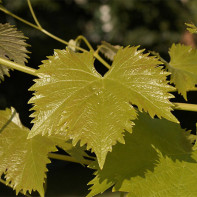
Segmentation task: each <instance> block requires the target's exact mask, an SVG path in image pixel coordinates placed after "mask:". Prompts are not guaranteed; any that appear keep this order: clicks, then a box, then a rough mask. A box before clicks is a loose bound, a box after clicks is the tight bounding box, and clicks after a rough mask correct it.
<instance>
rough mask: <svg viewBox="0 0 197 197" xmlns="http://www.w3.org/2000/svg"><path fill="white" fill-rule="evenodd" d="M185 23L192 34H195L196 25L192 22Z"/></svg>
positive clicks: (196, 32)
mask: <svg viewBox="0 0 197 197" xmlns="http://www.w3.org/2000/svg"><path fill="white" fill-rule="evenodd" d="M185 25H186V26H187V27H188V28H187V30H188V31H189V32H190V33H192V34H197V27H196V26H195V25H194V24H190V23H185Z"/></svg>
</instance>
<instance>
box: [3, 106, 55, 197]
mask: <svg viewBox="0 0 197 197" xmlns="http://www.w3.org/2000/svg"><path fill="white" fill-rule="evenodd" d="M12 112H13V110H12V111H11V110H9V109H7V110H5V111H0V128H2V127H3V128H2V130H1V133H0V175H2V174H5V178H6V183H7V184H9V185H10V186H11V187H12V188H13V189H14V190H16V193H18V192H19V191H22V192H23V193H26V192H27V191H28V192H30V193H31V191H32V190H37V191H38V192H39V193H40V195H41V196H42V197H43V196H44V189H43V183H44V179H45V177H46V174H45V173H46V171H47V168H46V164H47V163H50V160H49V159H48V156H47V155H48V153H49V152H51V151H56V147H55V144H54V143H53V141H51V140H50V139H49V138H47V137H42V136H40V135H38V136H36V137H35V138H32V139H27V136H28V133H29V129H28V128H26V127H24V126H22V124H21V122H20V120H19V117H18V115H17V114H16V115H15V116H14V117H13V118H11V116H12Z"/></svg>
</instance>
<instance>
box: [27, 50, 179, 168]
mask: <svg viewBox="0 0 197 197" xmlns="http://www.w3.org/2000/svg"><path fill="white" fill-rule="evenodd" d="M93 63H94V57H93V52H85V53H74V52H72V51H70V50H68V49H67V50H55V54H54V56H51V57H49V60H45V61H43V65H41V66H40V69H39V70H38V71H37V74H38V75H39V76H40V79H36V80H35V82H36V83H35V84H34V85H33V86H32V88H31V89H30V90H32V91H36V92H35V96H34V97H33V98H31V100H30V102H29V103H34V105H35V106H34V107H33V108H32V109H33V110H35V112H34V113H33V114H32V117H34V118H35V119H34V120H33V123H34V126H33V128H32V130H31V132H30V134H29V137H33V136H35V135H37V134H42V135H46V134H48V135H51V134H53V133H60V132H63V133H65V137H66V138H67V137H69V138H71V139H73V144H74V145H76V144H77V142H78V141H80V144H81V145H84V144H87V149H92V151H94V152H95V153H96V155H97V158H98V161H99V164H100V167H101V168H102V166H103V164H104V161H105V157H106V155H107V153H108V151H111V150H112V146H113V145H115V144H116V142H117V141H119V142H121V143H124V138H123V132H124V131H125V130H127V131H129V132H131V127H132V124H133V123H132V121H131V120H133V119H135V118H136V115H137V114H136V111H135V109H134V108H133V106H132V105H131V104H135V105H137V106H138V108H139V109H140V110H143V109H144V110H145V111H148V112H149V114H150V115H151V116H152V117H154V115H157V116H158V117H165V118H167V119H169V120H172V121H177V120H176V118H175V117H174V116H173V115H172V114H171V112H170V110H171V106H172V103H170V102H169V100H168V99H169V98H172V95H171V94H169V93H168V91H171V90H172V89H173V88H172V87H171V86H169V85H167V81H166V75H168V73H167V72H164V71H162V70H161V68H160V67H157V64H159V63H160V62H159V61H158V60H157V59H155V58H154V57H148V54H143V53H142V51H138V50H137V47H127V48H125V49H120V50H119V51H118V53H117V55H116V57H115V59H114V62H113V65H112V68H111V70H110V71H109V72H108V73H107V74H106V75H105V76H104V77H102V76H101V75H100V74H99V73H98V72H97V71H96V70H95V68H94V65H93Z"/></svg>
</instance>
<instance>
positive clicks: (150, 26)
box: [0, 0, 197, 197]
mask: <svg viewBox="0 0 197 197" xmlns="http://www.w3.org/2000/svg"><path fill="white" fill-rule="evenodd" d="M31 2H32V6H33V8H34V10H35V12H36V14H37V17H38V19H39V22H40V23H41V25H42V26H43V28H45V29H46V30H48V31H49V32H51V33H53V34H55V35H57V36H59V37H60V38H62V39H64V40H66V41H68V40H70V39H74V38H76V37H77V36H78V35H84V36H85V37H86V38H87V39H88V40H89V41H90V42H91V44H92V45H93V46H94V47H96V46H97V45H98V44H100V42H101V41H102V40H105V41H107V42H110V43H111V44H118V45H123V46H126V45H141V47H143V48H146V49H147V50H154V51H157V52H159V53H160V54H161V55H162V56H163V57H164V58H166V60H169V56H168V49H169V47H170V46H171V44H172V43H178V42H182V43H185V44H191V45H192V46H193V47H195V43H196V37H195V36H192V35H191V34H188V33H187V32H186V31H185V29H186V27H185V25H184V23H185V22H189V23H190V22H193V23H194V24H197V1H196V0H111V1H110V0H32V1H31ZM3 5H4V6H5V7H6V8H7V9H8V10H10V11H12V12H13V13H15V14H16V15H19V16H20V17H23V18H25V19H26V20H29V21H31V22H33V19H32V16H31V14H30V11H29V9H28V6H27V2H26V1H25V0H3ZM0 18H1V23H5V22H9V23H11V24H13V25H16V26H17V28H18V29H19V30H21V31H22V32H23V33H24V34H25V36H27V37H29V39H28V40H27V43H28V44H30V45H31V47H29V48H28V50H29V51H30V52H31V54H30V60H29V63H28V66H30V67H33V68H38V65H40V64H41V61H42V60H44V59H46V56H49V55H52V54H53V49H57V48H58V49H63V48H65V46H64V45H63V44H61V43H58V42H57V41H55V40H53V39H51V38H49V37H47V36H46V35H44V34H43V33H41V32H39V31H38V30H35V29H33V28H31V27H29V26H27V25H25V24H23V23H21V22H19V21H17V20H15V19H14V18H12V17H10V16H8V15H5V14H4V13H1V12H0ZM96 68H97V69H98V71H99V72H101V73H104V72H105V71H106V70H105V69H104V68H103V67H102V66H101V65H100V64H98V65H96ZM32 80H33V77H32V76H29V75H27V74H24V73H20V72H18V71H11V78H8V77H6V78H5V81H4V82H2V83H1V84H0V108H1V109H5V108H6V107H10V106H13V107H15V108H16V110H17V111H18V112H19V113H20V117H21V120H22V122H23V124H24V125H26V126H27V127H29V128H31V126H32V125H31V123H30V121H31V119H30V118H29V115H30V112H29V109H30V108H31V106H30V105H27V104H26V103H27V102H28V100H29V99H30V97H31V96H32V92H28V88H29V87H30V86H31V85H32V84H33V81H32ZM176 96H177V99H176V101H179V102H184V100H183V98H182V97H181V96H179V95H176ZM188 98H189V102H190V103H197V102H196V101H197V95H196V93H195V92H190V93H189V95H188ZM175 114H176V116H177V117H178V119H179V120H181V122H182V127H183V128H187V129H191V130H193V131H194V130H195V123H196V120H197V115H196V113H195V112H193V113H192V112H175ZM183 117H186V118H183ZM48 167H49V173H48V181H47V193H46V196H62V197H63V196H65V197H69V196H73V197H74V196H76V197H78V196H85V195H86V194H87V193H88V186H87V183H88V182H89V181H90V180H91V178H92V177H93V175H92V173H93V172H92V171H91V170H89V169H87V168H84V167H83V166H81V165H77V164H70V163H66V162H60V161H53V162H52V164H50V165H49V166H48ZM0 196H14V192H12V190H11V189H8V188H7V187H5V186H3V185H2V184H1V185H0ZM102 196H103V197H104V196H106V197H107V196H108V197H110V196H111V197H116V196H119V194H116V193H115V194H111V193H105V194H104V195H102Z"/></svg>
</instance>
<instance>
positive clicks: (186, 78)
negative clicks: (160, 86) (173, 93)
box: [167, 44, 197, 99]
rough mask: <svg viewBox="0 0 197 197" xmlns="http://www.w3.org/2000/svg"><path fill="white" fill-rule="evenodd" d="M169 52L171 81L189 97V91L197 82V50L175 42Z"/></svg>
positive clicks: (168, 67)
mask: <svg viewBox="0 0 197 197" xmlns="http://www.w3.org/2000/svg"><path fill="white" fill-rule="evenodd" d="M169 54H170V58H171V59H170V63H169V65H167V69H168V70H169V71H170V72H171V73H172V75H171V83H174V84H175V87H176V88H177V89H178V92H179V93H180V94H182V95H183V96H184V98H185V99H187V91H188V90H190V89H191V88H194V87H195V84H197V50H196V49H192V47H191V46H185V45H181V44H173V45H172V47H171V48H170V50H169Z"/></svg>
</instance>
